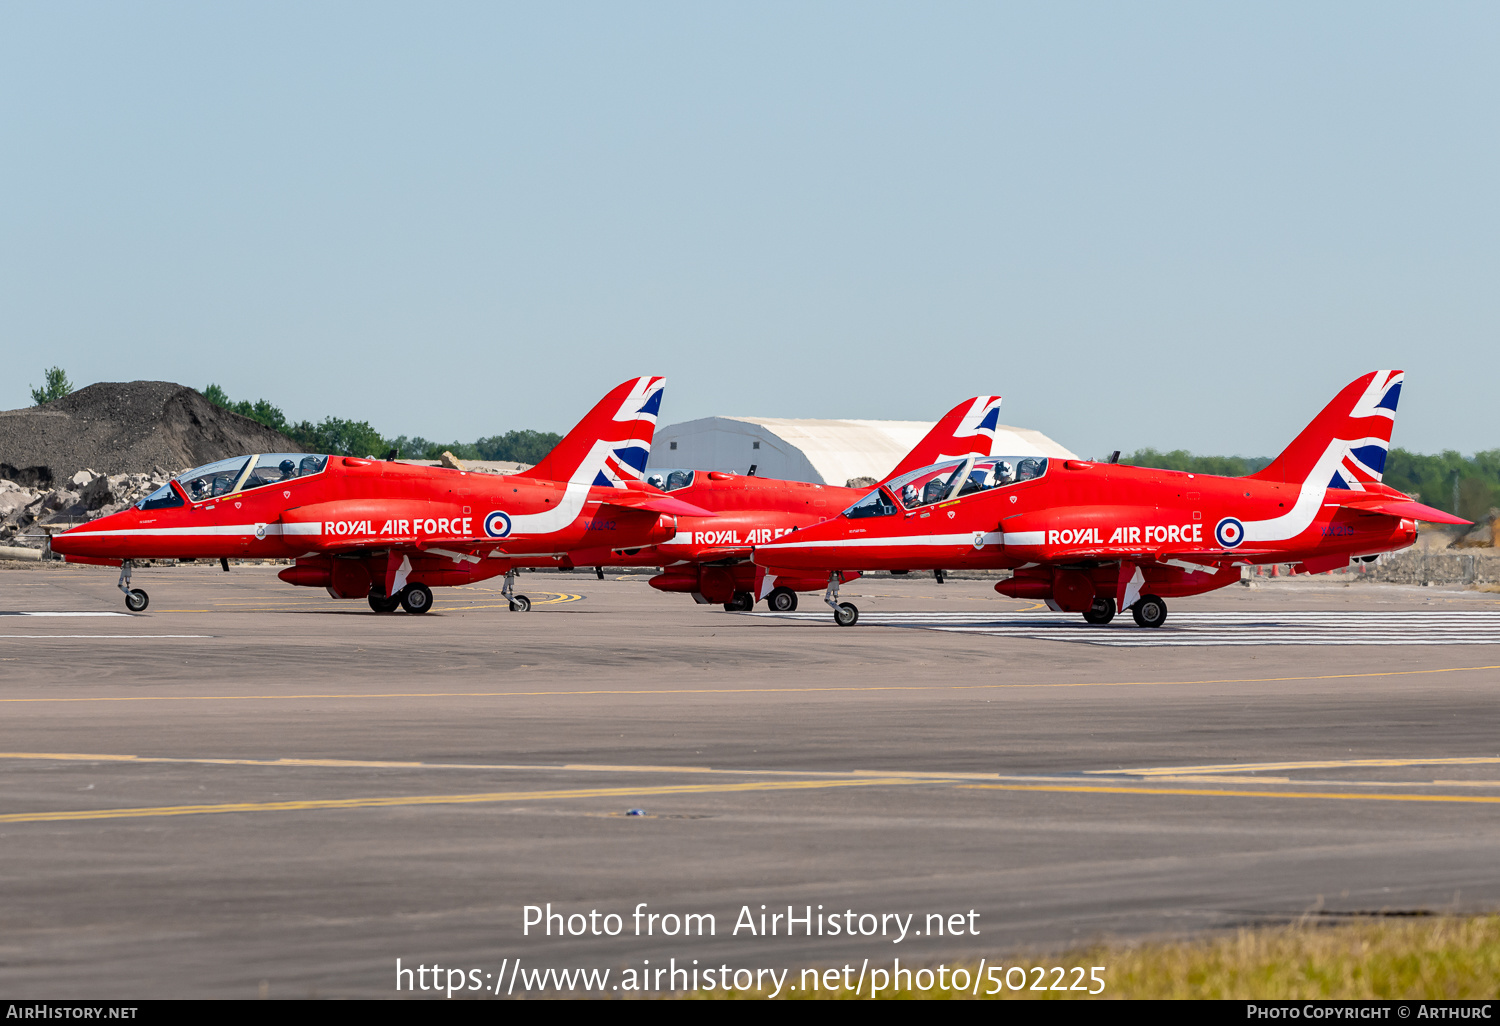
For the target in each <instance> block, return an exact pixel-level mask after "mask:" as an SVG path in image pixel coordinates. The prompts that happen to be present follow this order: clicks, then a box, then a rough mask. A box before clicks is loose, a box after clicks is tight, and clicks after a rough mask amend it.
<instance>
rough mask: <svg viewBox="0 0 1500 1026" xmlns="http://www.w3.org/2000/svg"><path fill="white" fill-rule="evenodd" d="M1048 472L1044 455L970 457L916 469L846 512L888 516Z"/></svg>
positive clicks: (853, 516) (854, 517)
mask: <svg viewBox="0 0 1500 1026" xmlns="http://www.w3.org/2000/svg"><path fill="white" fill-rule="evenodd" d="M1046 472H1047V459H1046V457H1045V456H985V457H974V456H970V457H968V458H967V459H961V460H945V461H944V462H942V463H934V464H933V465H932V466H930V467H923V468H922V469H920V470H913V471H912V472H911V473H909V474H903V475H901V476H900V477H898V478H896V479H895V480H893V481H890V482H888V483H886V484H885V485H882V486H881V487H879V488H877V489H875V490H874V491H873V492H871V493H870V494H869V495H866V496H865V497H864V498H863V499H860V500H859V501H858V502H856V503H855V504H854V505H853V506H850V507H849V508H848V509H846V510H845V511H844V516H846V517H848V518H849V519H851V520H858V519H860V518H862V517H886V516H891V515H892V514H894V513H896V512H897V510H908V511H909V510H914V509H919V508H921V507H922V506H931V505H934V504H935V503H939V502H947V501H949V500H950V499H961V498H963V497H964V496H966V495H973V494H974V493H975V492H984V491H989V490H990V489H992V488H1003V487H1005V486H1006V485H1012V484H1018V483H1020V482H1022V481H1031V480H1035V479H1036V478H1039V477H1041V476H1042V475H1043V474H1045V473H1046Z"/></svg>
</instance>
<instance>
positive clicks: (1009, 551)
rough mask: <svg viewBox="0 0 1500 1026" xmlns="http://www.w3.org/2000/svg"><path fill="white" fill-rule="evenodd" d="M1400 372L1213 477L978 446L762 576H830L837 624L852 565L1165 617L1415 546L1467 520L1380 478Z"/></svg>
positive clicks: (1082, 608)
mask: <svg viewBox="0 0 1500 1026" xmlns="http://www.w3.org/2000/svg"><path fill="white" fill-rule="evenodd" d="M1402 380H1403V374H1402V372H1401V371H1394V370H1383V371H1375V372H1373V373H1371V374H1366V375H1365V376H1364V377H1362V378H1360V379H1359V380H1357V381H1354V382H1352V383H1351V384H1350V385H1349V386H1348V387H1347V388H1345V389H1344V390H1343V391H1342V392H1340V393H1339V394H1338V396H1337V397H1336V398H1335V399H1334V400H1333V402H1331V403H1329V404H1328V406H1327V407H1326V408H1324V410H1323V412H1322V413H1320V414H1318V416H1317V418H1316V419H1315V420H1314V421H1313V422H1312V423H1311V424H1309V425H1308V426H1307V428H1306V429H1305V430H1304V431H1303V432H1302V433H1301V434H1300V435H1298V436H1297V438H1296V440H1295V441H1293V442H1292V444H1291V445H1289V446H1288V447H1287V449H1286V451H1285V452H1283V453H1282V454H1281V455H1280V456H1278V457H1277V458H1276V460H1275V462H1273V463H1272V464H1271V465H1270V466H1268V467H1266V468H1265V469H1264V470H1261V471H1259V472H1257V473H1255V474H1251V475H1250V476H1248V477H1242V478H1232V477H1215V476H1212V475H1207V474H1187V473H1181V472H1178V471H1172V470H1154V469H1150V468H1146V467H1127V466H1120V465H1118V464H1110V463H1094V462H1092V461H1086V460H1057V459H1039V458H1034V457H1026V458H1016V457H993V456H992V457H990V458H976V457H970V458H967V459H962V460H948V461H945V462H941V463H937V464H935V465H933V466H929V467H923V468H921V469H919V470H914V471H911V472H910V473H907V474H903V475H900V476H897V477H894V478H893V479H891V480H889V481H887V482H885V483H883V484H882V485H881V486H880V487H878V488H876V489H875V490H874V491H872V492H870V493H868V494H867V495H866V496H864V497H863V498H862V499H860V500H859V501H858V502H856V503H854V504H853V505H851V506H850V507H849V508H848V509H846V510H844V512H843V513H842V514H840V515H839V516H838V517H836V518H833V519H831V520H828V521H826V522H825V523H822V524H819V525H817V526H815V527H811V528H809V529H807V530H805V531H799V532H797V534H796V536H795V537H793V538H790V539H787V538H782V539H780V540H772V541H771V542H769V543H761V544H758V545H756V547H755V554H754V559H755V562H756V563H757V564H758V565H759V566H760V567H761V568H762V569H761V577H762V581H764V580H765V579H768V578H770V577H772V576H775V575H781V574H795V575H801V576H808V575H811V574H815V573H820V574H828V575H829V577H828V592H827V594H826V595H825V596H824V598H825V601H827V602H828V604H829V605H831V606H832V607H833V610H834V619H835V621H836V622H837V623H839V624H840V625H842V626H850V625H852V624H854V623H855V622H856V621H857V620H858V618H859V610H858V609H857V608H855V606H854V605H853V604H852V603H849V602H843V603H840V602H839V601H838V585H839V584H840V583H841V582H842V581H843V580H844V579H845V577H844V575H845V573H846V572H847V570H848V569H849V568H857V569H859V570H890V569H902V570H917V569H928V568H938V567H943V568H947V569H960V568H979V569H986V570H995V569H1008V570H1012V571H1013V572H1014V576H1012V577H1011V578H1010V579H1009V580H1006V581H1001V582H1000V583H999V584H997V585H995V590H996V591H998V592H1000V593H1001V594H1002V595H1010V596H1013V597H1015V598H1032V599H1041V600H1043V601H1045V602H1046V603H1047V605H1048V606H1050V607H1051V608H1052V609H1055V610H1065V611H1068V612H1076V613H1082V614H1083V617H1084V619H1085V620H1087V621H1088V622H1090V623H1096V624H1104V623H1108V622H1109V621H1110V620H1111V619H1112V618H1113V617H1114V615H1115V611H1116V610H1117V609H1129V610H1130V611H1131V614H1132V616H1133V617H1134V618H1135V622H1136V623H1137V624H1139V625H1140V626H1142V627H1160V626H1161V625H1162V623H1163V621H1165V620H1166V617H1167V604H1166V602H1165V601H1164V598H1163V597H1164V596H1165V597H1167V598H1171V597H1175V596H1184V595H1198V594H1201V593H1203V592H1207V591H1213V590H1214V589H1216V588H1222V587H1224V586H1226V585H1228V584H1230V583H1232V582H1234V581H1237V580H1239V578H1240V570H1239V568H1240V567H1241V566H1245V565H1248V564H1256V563H1295V564H1296V567H1295V568H1294V569H1295V571H1296V572H1302V573H1323V572H1325V571H1328V570H1333V569H1336V568H1338V567H1343V566H1347V565H1348V564H1349V561H1350V560H1351V559H1365V560H1369V559H1373V558H1374V557H1375V555H1377V554H1379V553H1382V552H1392V551H1395V550H1397V549H1402V548H1405V547H1407V546H1408V545H1411V544H1412V543H1413V542H1414V541H1416V537H1417V524H1416V522H1417V521H1419V520H1422V521H1427V522H1430V523H1439V524H1465V523H1468V521H1466V520H1462V519H1460V518H1458V517H1455V516H1452V515H1450V514H1448V513H1444V512H1443V511H1441V510H1437V509H1433V508H1432V507H1430V506H1424V505H1422V504H1421V503H1419V502H1414V501H1413V500H1412V499H1411V497H1410V496H1407V495H1404V494H1402V493H1401V492H1398V491H1396V490H1395V489H1394V488H1391V487H1389V486H1387V485H1384V484H1382V483H1381V480H1380V479H1381V475H1382V473H1383V471H1384V469H1385V459H1386V454H1387V452H1388V450H1389V448H1390V440H1391V428H1392V427H1393V426H1394V424H1395V417H1396V403H1397V400H1398V399H1399V398H1400V395H1401V382H1402Z"/></svg>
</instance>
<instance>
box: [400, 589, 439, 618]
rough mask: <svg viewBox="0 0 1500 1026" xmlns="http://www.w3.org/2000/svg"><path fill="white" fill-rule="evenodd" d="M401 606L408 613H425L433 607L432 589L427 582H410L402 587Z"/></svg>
mask: <svg viewBox="0 0 1500 1026" xmlns="http://www.w3.org/2000/svg"><path fill="white" fill-rule="evenodd" d="M401 608H402V609H404V610H406V611H407V612H408V613H425V612H427V611H428V610H429V609H431V608H432V589H431V588H429V587H427V585H425V584H408V585H407V586H406V587H405V588H403V589H401Z"/></svg>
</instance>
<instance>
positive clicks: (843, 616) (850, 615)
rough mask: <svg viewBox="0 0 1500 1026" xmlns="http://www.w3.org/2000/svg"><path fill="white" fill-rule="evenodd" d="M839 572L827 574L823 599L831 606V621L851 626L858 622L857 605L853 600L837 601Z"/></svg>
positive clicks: (843, 625) (842, 625) (841, 625)
mask: <svg viewBox="0 0 1500 1026" xmlns="http://www.w3.org/2000/svg"><path fill="white" fill-rule="evenodd" d="M840 576H841V575H840V574H839V572H838V571H837V570H835V571H834V572H833V573H831V574H829V575H828V590H827V591H826V592H824V593H823V601H824V602H827V603H828V604H829V605H830V606H832V607H833V622H834V623H836V624H838V625H839V626H840V627H853V626H854V625H855V624H857V623H859V607H858V606H856V605H855V604H854V603H853V602H840V601H839V584H840V583H841V582H840Z"/></svg>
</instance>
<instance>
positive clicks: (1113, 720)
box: [0, 564, 1500, 997]
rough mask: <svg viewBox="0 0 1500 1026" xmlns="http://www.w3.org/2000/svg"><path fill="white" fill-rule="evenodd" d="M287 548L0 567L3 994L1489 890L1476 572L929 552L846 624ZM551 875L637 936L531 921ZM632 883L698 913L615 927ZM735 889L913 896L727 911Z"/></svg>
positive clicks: (1109, 920) (1494, 807) (977, 950)
mask: <svg viewBox="0 0 1500 1026" xmlns="http://www.w3.org/2000/svg"><path fill="white" fill-rule="evenodd" d="M274 574H275V568H271V567H264V568H262V567H236V568H235V569H234V571H233V572H231V573H229V574H224V573H221V572H220V571H219V570H218V568H217V567H212V568H210V567H205V566H195V567H176V568H163V569H160V570H153V569H145V570H140V571H137V573H136V577H135V583H136V584H137V586H140V587H144V588H146V589H147V590H149V591H150V593H151V606H150V608H149V609H148V610H147V612H146V613H145V614H143V615H139V616H125V615H117V614H120V613H123V604H122V602H121V597H120V594H119V592H117V591H115V590H114V574H113V573H112V572H110V571H108V570H105V569H102V568H88V567H63V566H57V565H35V564H32V565H24V566H22V567H18V568H16V569H10V568H3V567H0V710H3V714H0V783H3V787H0V845H3V850H4V852H5V858H4V860H3V862H0V877H3V880H4V892H5V901H4V902H3V903H0V986H3V987H4V989H5V991H6V992H7V993H9V994H12V995H16V996H23V995H24V996H27V997H177V996H183V997H196V996H225V997H253V996H256V995H257V994H261V993H267V994H269V995H270V996H272V997H276V996H295V997H302V996H308V995H320V996H330V997H337V996H369V997H379V996H386V995H391V994H393V993H394V983H395V965H396V959H397V958H400V959H402V961H403V965H408V966H410V965H413V964H432V963H439V964H441V965H443V966H445V967H449V966H457V967H463V968H465V969H477V970H479V971H480V972H481V975H482V974H483V973H486V972H491V971H492V970H494V969H497V968H498V967H499V966H501V965H502V963H503V962H504V960H507V959H510V960H514V959H515V958H518V957H519V958H522V959H524V960H526V964H528V965H534V966H558V967H562V966H598V967H614V968H619V967H624V966H630V965H636V966H639V965H641V964H643V962H644V960H646V959H650V960H652V961H653V962H654V963H657V964H660V960H663V959H670V958H674V957H675V958H677V959H678V961H679V963H682V962H683V961H684V960H691V959H699V960H700V962H701V963H703V964H704V965H707V964H709V963H712V964H715V965H718V964H721V963H727V964H729V965H730V966H731V967H734V966H738V965H743V966H749V967H756V966H793V967H801V966H814V965H817V966H822V965H842V964H844V963H846V962H849V961H851V960H853V962H854V964H856V965H858V964H859V962H860V960H861V959H865V958H869V959H871V960H872V964H875V960H886V961H889V960H890V959H891V958H893V957H897V956H899V957H900V958H902V960H903V963H906V964H927V963H936V962H938V961H940V960H944V959H947V960H952V959H955V958H963V959H974V960H977V959H979V958H981V957H987V958H989V959H991V960H992V961H993V960H994V959H996V958H1000V957H1002V956H1003V955H1005V954H1006V953H1008V952H1013V951H1015V950H1017V949H1019V948H1027V947H1051V948H1059V947H1063V946H1066V945H1070V944H1079V943H1084V942H1087V941H1089V940H1092V939H1095V938H1100V937H1108V936H1140V935H1146V934H1158V933H1170V934H1181V933H1188V932H1192V931H1196V930H1204V929H1215V928H1223V927H1226V926H1232V925H1234V924H1237V923H1253V922H1262V921H1267V920H1272V921H1274V920H1278V919H1282V918H1286V917H1294V916H1298V915H1302V914H1305V913H1308V912H1309V911H1313V912H1316V913H1317V914H1337V913H1344V912H1356V911H1365V912H1370V911H1387V912H1389V911H1419V910H1432V909H1443V908H1458V909H1473V908H1492V907H1494V906H1495V905H1497V904H1500V860H1497V859H1496V858H1495V857H1494V852H1495V851H1496V849H1497V844H1500V732H1497V729H1496V728H1497V716H1496V699H1497V688H1500V643H1497V642H1500V633H1497V628H1496V627H1495V626H1494V624H1493V623H1492V621H1495V620H1496V619H1497V618H1500V595H1494V594H1486V593H1481V592H1474V591H1460V590H1448V589H1438V588H1400V587H1392V586H1380V585H1369V584H1357V585H1354V586H1352V587H1341V586H1339V585H1338V582H1336V581H1333V582H1330V583H1328V584H1327V585H1326V586H1325V585H1319V584H1316V583H1314V584H1312V585H1311V586H1309V585H1308V584H1307V583H1304V582H1296V584H1294V585H1288V586H1284V587H1283V586H1280V585H1279V584H1271V585H1270V586H1267V587H1263V588H1258V589H1254V590H1251V589H1247V588H1240V587H1236V588H1231V589H1227V590H1225V591H1223V592H1220V593H1217V594H1215V595H1210V596H1204V597H1201V598H1197V599H1187V600H1179V601H1176V602H1173V603H1171V607H1172V611H1171V615H1170V616H1169V619H1168V623H1167V626H1166V627H1164V628H1162V630H1161V631H1160V632H1146V631H1142V630H1141V629H1139V628H1136V627H1134V626H1133V625H1130V624H1129V623H1128V620H1127V621H1125V622H1123V623H1122V622H1121V621H1118V620H1117V621H1116V623H1115V624H1112V625H1110V627H1108V628H1104V629H1103V630H1104V631H1105V632H1107V633H1105V634H1098V633H1096V634H1094V635H1085V634H1084V633H1083V632H1082V631H1081V629H1080V628H1078V627H1075V626H1074V625H1073V624H1072V623H1071V620H1069V619H1068V618H1066V617H1063V618H1059V617H1056V616H1052V615H1050V614H1046V613H1044V612H1038V611H1036V610H1035V609H1034V608H1033V607H1034V603H1030V602H1025V601H1017V600H1012V599H1006V598H1002V597H1000V596H998V595H996V594H995V593H994V592H993V590H991V588H990V586H989V584H988V583H987V582H983V581H960V580H949V581H948V582H947V583H946V584H943V585H938V584H936V583H935V582H933V581H932V580H931V579H930V578H917V577H915V575H914V576H913V578H910V579H906V580H901V579H892V578H880V579H869V580H864V581H858V582H855V583H853V584H850V585H846V586H845V587H844V589H843V594H842V596H841V597H842V598H843V599H845V600H852V601H854V602H856V603H857V604H858V605H859V606H860V608H861V611H862V617H863V622H862V623H861V624H860V625H859V626H857V627H854V628H839V627H836V626H834V625H833V623H832V622H831V617H828V616H826V615H824V612H823V607H821V606H820V604H819V603H818V602H817V599H818V596H813V595H807V596H803V608H802V612H803V613H808V612H813V613H817V614H818V615H816V616H811V617H802V616H799V617H792V618H786V617H774V616H767V615H761V614H749V615H746V614H727V613H724V612H722V611H721V610H719V609H718V608H717V607H700V606H695V605H694V604H693V603H692V602H691V601H689V600H687V599H686V597H684V596H671V595H662V594H658V593H656V592H654V591H652V590H651V589H650V588H648V587H647V586H646V584H645V578H644V577H642V576H629V577H624V578H620V579H616V578H613V577H612V578H611V579H609V580H605V581H602V582H601V581H598V580H596V579H594V577H593V575H592V574H584V573H575V574H551V575H548V574H537V575H526V576H525V577H523V578H522V585H523V590H524V591H525V592H526V593H527V594H529V595H530V596H531V597H532V599H533V601H534V602H535V606H534V608H533V611H532V612H530V613H526V614H519V613H510V612H509V611H507V609H506V608H505V605H504V602H503V600H502V599H501V598H500V596H499V594H498V582H497V583H496V584H495V586H494V587H493V588H485V589H482V590H481V589H463V590H461V591H453V590H439V591H438V593H437V596H438V598H437V603H436V607H435V609H434V611H433V612H432V613H430V614H428V615H426V616H411V615H407V614H402V613H396V614H387V615H378V614H374V613H371V612H370V611H369V610H368V609H367V607H366V606H365V605H364V603H354V602H336V601H334V600H331V599H329V598H327V597H326V596H325V595H324V594H323V593H322V592H320V591H313V590H311V589H292V588H288V587H286V586H285V585H282V584H281V583H280V582H279V581H277V580H276V579H275V575H274ZM38 614H46V615H38ZM61 614H69V615H61ZM76 614H89V615H76ZM101 614H102V615H101ZM1173 632H1176V636H1177V637H1179V638H1189V636H1191V638H1196V639H1197V640H1191V639H1190V640H1187V641H1183V642H1182V643H1172V644H1167V643H1164V642H1165V641H1166V640H1167V639H1170V638H1172V637H1173V636H1174V635H1173ZM1143 636H1149V638H1148V640H1152V641H1153V643H1152V644H1149V645H1140V644H1137V643H1136V642H1137V641H1138V640H1139V639H1141V638H1142V637H1143ZM1101 638H1103V639H1105V642H1101V640H1100V639H1101ZM1111 639H1113V640H1111ZM1114 642H1118V643H1114ZM1156 642H1163V643H1156ZM632 810H638V811H639V812H640V813H642V814H640V815H629V814H628V813H630V812H631V811H632ZM548 902H550V903H551V904H552V907H553V910H554V911H557V912H563V913H574V912H578V913H585V914H586V913H588V912H590V911H591V910H598V911H599V912H600V913H601V915H602V914H607V913H616V914H619V915H621V916H622V917H623V918H622V922H623V924H624V929H623V931H622V933H621V934H620V935H619V936H614V937H610V936H596V935H594V934H593V933H592V932H585V933H584V935H582V936H566V937H558V936H553V937H550V938H549V937H546V936H537V935H536V933H535V930H533V933H532V934H531V935H530V936H523V934H522V924H523V916H524V912H523V910H524V907H525V906H527V905H545V904H546V903H548ZM641 903H645V905H646V911H647V912H648V914H649V913H651V912H655V913H661V914H668V913H677V914H679V915H681V914H685V913H699V914H703V913H708V914H712V915H714V917H715V926H716V929H715V935H714V936H712V937H707V936H705V937H701V938H700V937H696V936H695V937H693V938H691V939H686V938H683V937H681V936H678V937H663V936H661V935H660V934H654V935H653V936H651V937H637V936H635V935H634V933H633V930H632V928H631V919H630V915H631V913H632V912H633V911H634V910H635V909H636V908H637V907H638V906H639V905H640V904H641ZM762 905H765V906H767V910H768V911H769V912H776V911H784V910H785V907H786V906H788V905H791V906H793V907H794V909H795V910H796V914H798V915H801V914H802V909H803V908H805V907H807V906H812V908H813V909H814V912H815V913H816V912H817V911H818V909H817V906H820V905H821V906H822V909H821V911H822V912H823V913H824V914H825V915H827V914H832V913H833V912H837V913H839V914H840V915H841V916H842V915H843V914H844V913H845V912H846V911H851V912H853V913H854V915H855V916H856V917H858V916H861V915H864V914H873V915H877V916H878V915H883V914H888V913H896V914H900V915H907V914H913V915H914V918H913V920H912V926H911V930H912V931H913V932H912V934H911V935H908V936H907V937H906V938H905V939H904V940H902V941H901V942H900V943H899V944H896V943H893V940H892V938H891V937H890V936H889V935H888V936H885V937H881V936H879V935H876V936H870V937H864V936H861V937H856V938H852V939H851V938H848V937H846V936H843V935H840V936H838V937H834V936H831V935H829V934H828V933H827V932H825V934H824V935H823V936H817V935H814V936H811V937H807V936H803V935H802V931H801V929H800V928H799V929H798V931H797V935H796V936H794V937H790V938H789V937H786V936H784V935H782V934H778V936H775V937H765V936H758V935H752V934H749V933H747V932H746V931H745V930H743V929H741V930H740V932H739V933H738V934H734V933H732V932H731V930H732V927H733V926H734V924H735V922H736V919H737V917H738V916H739V914H740V912H741V910H742V908H744V907H746V906H748V907H749V908H750V909H751V911H752V912H753V914H754V915H757V916H758V915H759V913H760V911H761V909H760V906H762ZM971 910H972V911H973V912H974V913H975V914H976V918H973V919H970V920H966V921H967V922H968V923H969V924H970V927H969V928H966V929H965V930H964V931H963V932H961V933H960V934H959V935H957V936H955V935H953V934H952V933H951V932H950V931H949V930H945V931H944V932H943V934H942V935H941V936H938V935H937V933H936V930H923V926H924V924H927V923H928V920H927V918H926V917H927V916H928V915H929V914H938V913H941V914H943V915H944V916H945V922H947V923H949V925H950V926H951V924H952V920H951V919H948V918H946V917H951V916H952V915H954V914H960V913H961V914H963V915H964V916H967V915H968V913H969V912H970V911H971ZM854 921H855V922H858V920H857V918H856V920H854ZM576 922H577V921H575V924H576ZM783 930H784V927H783ZM973 930H977V934H976V933H974V932H972V931H973ZM917 934H920V935H917ZM504 964H513V962H511V963H504Z"/></svg>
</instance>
